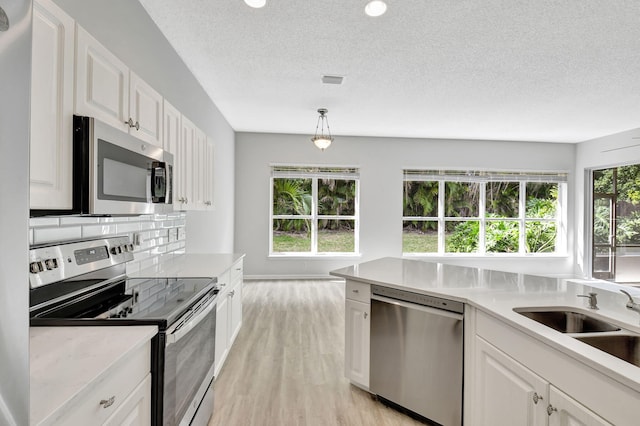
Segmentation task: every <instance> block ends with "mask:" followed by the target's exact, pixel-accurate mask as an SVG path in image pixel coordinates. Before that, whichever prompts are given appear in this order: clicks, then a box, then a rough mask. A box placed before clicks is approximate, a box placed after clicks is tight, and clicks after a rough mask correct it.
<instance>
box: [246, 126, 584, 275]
mask: <svg viewBox="0 0 640 426" xmlns="http://www.w3.org/2000/svg"><path fill="white" fill-rule="evenodd" d="M309 130H310V131H312V130H313V129H309ZM283 163H284V164H312V165H313V164H317V165H346V166H357V167H360V220H361V222H360V250H361V254H362V256H361V257H349V258H338V257H333V258H304V257H299V258H289V259H282V258H269V257H268V253H269V229H270V225H269V209H270V200H269V191H270V188H269V185H270V181H269V178H270V165H271V164H283ZM574 165H575V145H573V144H560V143H557V144H556V143H527V142H497V141H462V140H435V139H401V138H369V137H339V136H338V137H336V140H335V141H334V143H333V145H331V147H330V148H329V149H327V150H326V151H324V152H321V151H320V150H318V149H317V148H315V147H314V146H313V144H312V143H311V142H310V141H309V135H285V134H257V133H238V134H237V135H236V207H235V211H236V223H237V227H236V237H235V238H236V239H235V247H236V250H237V251H240V252H244V253H246V254H247V257H246V258H245V274H247V275H248V276H284V275H289V276H300V277H306V276H310V277H312V276H326V275H327V274H328V272H329V271H331V270H332V269H335V268H339V267H342V266H347V265H352V264H354V263H360V262H363V261H368V260H372V259H375V258H378V257H382V256H395V257H400V256H402V170H403V168H456V169H459V168H469V169H490V170H491V169H493V170H496V169H497V170H504V169H507V170H514V169H516V170H517V169H523V170H554V171H568V172H569V173H570V176H569V194H571V193H572V191H573V190H574V173H573V172H574ZM568 209H569V210H568V217H569V218H572V217H573V211H574V210H573V198H570V199H569V206H568ZM567 234H568V247H567V255H566V256H558V257H550V258H543V259H540V258H538V259H535V258H531V257H510V258H505V257H499V256H493V257H483V258H479V257H473V256H464V257H453V256H448V257H446V261H447V262H451V263H464V264H465V265H471V266H477V267H486V268H495V269H502V270H507V271H514V272H529V273H539V274H544V273H554V274H572V273H573V272H574V268H573V267H574V262H573V239H574V229H573V227H572V222H571V221H570V222H569V229H568V230H567ZM437 259H443V258H437Z"/></svg>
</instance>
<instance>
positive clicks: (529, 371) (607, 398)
mask: <svg viewBox="0 0 640 426" xmlns="http://www.w3.org/2000/svg"><path fill="white" fill-rule="evenodd" d="M475 318H476V321H475V324H474V325H473V327H475V333H474V335H473V336H472V339H471V340H468V341H467V343H468V345H467V349H468V350H471V351H472V353H473V356H471V357H469V358H467V360H468V361H467V362H468V363H469V364H467V369H466V372H467V373H466V379H465V380H466V383H467V385H469V386H471V389H472V391H471V392H470V394H467V397H469V398H470V399H471V401H470V403H469V404H467V406H468V407H470V409H469V412H468V413H466V414H465V425H473V426H512V425H519V426H520V425H522V426H534V425H535V426H560V425H562V426H570V425H571V426H578V425H583V426H602V425H614V424H615V425H627V424H628V425H632V424H638V423H637V422H636V418H635V416H633V415H631V413H630V412H629V410H628V409H626V408H625V407H628V406H631V405H635V404H637V401H638V400H639V398H640V394H638V393H637V392H633V391H631V389H629V388H626V387H624V386H623V385H621V384H620V383H618V382H616V381H615V380H613V379H611V378H609V377H607V376H605V375H603V374H602V373H600V371H597V370H595V369H593V368H591V367H587V366H585V365H584V364H581V363H580V362H578V361H576V360H575V359H573V358H571V357H570V356H568V355H567V354H565V353H563V352H561V351H558V350H555V349H553V348H551V347H548V346H546V345H545V344H543V343H541V342H540V341H537V340H536V339H534V338H532V337H531V336H528V335H526V334H524V333H522V332H520V331H518V330H516V329H515V328H513V327H510V326H509V325H506V324H504V322H502V321H499V320H497V319H495V318H493V317H491V316H489V315H486V314H484V313H482V312H478V313H477V315H476V316H475ZM633 401H635V404H634V402H633Z"/></svg>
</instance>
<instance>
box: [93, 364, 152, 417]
mask: <svg viewBox="0 0 640 426" xmlns="http://www.w3.org/2000/svg"><path fill="white" fill-rule="evenodd" d="M150 424H151V374H147V377H145V379H144V380H143V381H142V382H141V383H140V384H139V385H138V387H137V388H135V389H134V390H133V392H131V393H130V394H129V396H128V397H127V398H126V399H125V400H124V401H123V402H122V405H121V406H120V407H118V410H117V411H116V412H115V413H113V415H111V417H109V418H108V419H107V420H106V421H105V422H104V423H103V425H104V426H148V425H150Z"/></svg>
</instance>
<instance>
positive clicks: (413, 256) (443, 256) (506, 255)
mask: <svg viewBox="0 0 640 426" xmlns="http://www.w3.org/2000/svg"><path fill="white" fill-rule="evenodd" d="M402 257H403V258H406V259H464V258H472V259H550V258H551V259H564V258H568V257H570V256H569V254H567V253H536V254H533V253H524V254H520V253H485V254H476V253H444V254H438V253H416V254H412V253H402Z"/></svg>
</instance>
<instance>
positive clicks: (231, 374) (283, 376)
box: [209, 280, 422, 426]
mask: <svg viewBox="0 0 640 426" xmlns="http://www.w3.org/2000/svg"><path fill="white" fill-rule="evenodd" d="M243 304H244V306H243V324H242V329H241V331H240V333H239V334H238V337H237V339H236V342H235V343H234V345H233V347H232V349H231V352H230V353H229V355H228V357H227V360H226V362H225V365H224V366H223V368H222V371H221V372H220V374H219V376H218V378H217V379H216V382H215V388H214V389H215V391H214V394H215V408H214V414H213V417H212V419H211V421H210V422H209V426H236V425H242V426H244V425H256V426H257V425H259V426H270V425H274V426H275V425H277V426H289V425H291V426H295V425H310V426H311V425H313V426H315V425H318V426H330V425H349V426H351V425H353V426H359V425H362V426H365V425H366V426H371V425H375V426H378V425H380V426H383V425H388V426H392V425H398V426H401V425H402V426H405V425H406V426H409V425H422V423H420V422H417V421H415V420H413V419H411V418H410V417H407V416H406V415H404V414H401V413H399V412H397V411H395V410H392V409H390V408H388V407H386V406H384V405H383V404H381V403H379V402H378V401H376V400H375V399H374V398H372V397H371V395H370V394H369V393H367V392H365V391H363V390H361V389H359V388H357V387H355V386H352V385H351V384H349V382H348V381H347V379H345V378H344V282H340V281H329V280H313V281H311V280H309V281H294V280H282V281H246V282H245V284H244V294H243Z"/></svg>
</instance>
